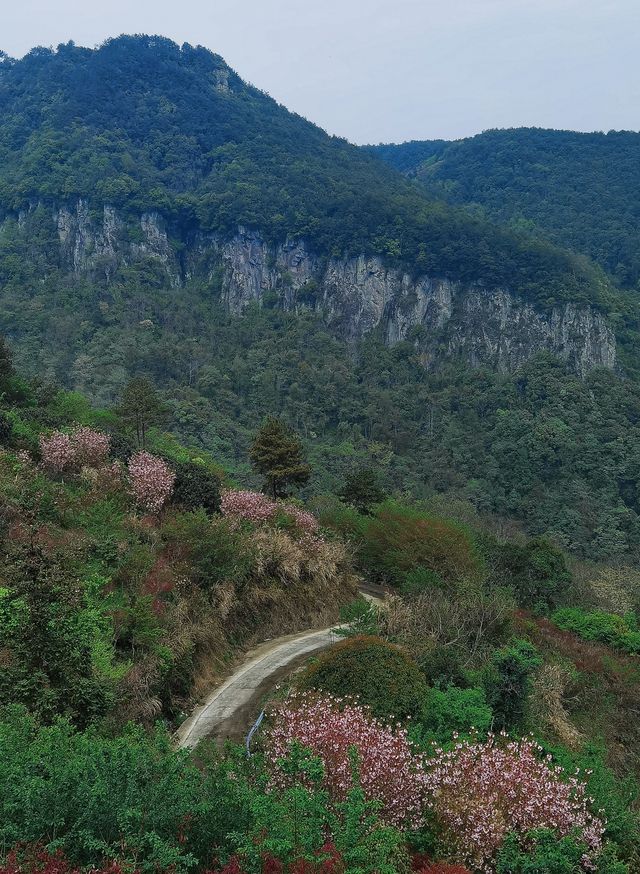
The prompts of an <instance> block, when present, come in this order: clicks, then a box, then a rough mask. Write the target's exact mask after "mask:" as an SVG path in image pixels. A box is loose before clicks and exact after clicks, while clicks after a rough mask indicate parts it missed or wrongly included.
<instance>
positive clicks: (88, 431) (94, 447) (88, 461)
mask: <svg viewBox="0 0 640 874" xmlns="http://www.w3.org/2000/svg"><path fill="white" fill-rule="evenodd" d="M110 439H111V438H110V437H109V436H108V435H107V434H103V433H102V432H101V431H96V430H94V429H93V428H86V427H79V428H76V429H75V431H72V432H71V433H70V434H65V433H64V432H63V431H54V432H53V433H52V434H50V435H48V436H46V435H44V434H41V435H40V438H39V442H40V456H41V459H42V466H43V467H44V468H45V470H47V471H49V472H50V473H62V472H63V471H64V470H68V469H71V468H74V467H75V468H78V467H80V466H81V465H87V466H88V467H99V466H100V465H101V464H103V463H104V462H105V461H106V459H107V457H108V455H109V446H110Z"/></svg>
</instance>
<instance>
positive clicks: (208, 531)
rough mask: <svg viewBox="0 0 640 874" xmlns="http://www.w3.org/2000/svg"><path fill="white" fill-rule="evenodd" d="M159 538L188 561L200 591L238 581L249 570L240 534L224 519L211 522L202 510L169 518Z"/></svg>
mask: <svg viewBox="0 0 640 874" xmlns="http://www.w3.org/2000/svg"><path fill="white" fill-rule="evenodd" d="M163 535H164V537H165V539H166V541H167V543H169V544H170V545H171V546H172V547H173V549H175V550H176V552H177V554H178V555H179V556H182V557H183V558H184V560H185V561H186V562H188V564H189V567H190V569H191V576H192V579H193V581H194V582H195V583H197V585H199V586H201V587H202V588H203V589H206V590H208V589H211V588H212V587H214V586H216V585H217V584H219V583H222V582H224V581H225V580H229V581H235V582H242V581H243V580H244V579H245V577H246V575H247V573H248V571H249V568H250V567H251V564H252V551H251V547H250V543H249V542H248V540H247V538H246V537H245V536H244V535H243V533H242V532H241V531H239V530H238V529H237V528H236V527H235V526H234V525H233V523H232V522H230V521H229V520H228V519H223V518H217V519H211V518H210V517H209V516H208V515H207V512H206V510H204V509H199V510H193V511H191V512H190V513H180V514H178V515H177V516H175V517H173V518H172V519H170V520H169V521H168V522H167V523H166V525H165V526H164V528H163Z"/></svg>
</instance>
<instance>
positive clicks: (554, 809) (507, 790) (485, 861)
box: [426, 735, 604, 872]
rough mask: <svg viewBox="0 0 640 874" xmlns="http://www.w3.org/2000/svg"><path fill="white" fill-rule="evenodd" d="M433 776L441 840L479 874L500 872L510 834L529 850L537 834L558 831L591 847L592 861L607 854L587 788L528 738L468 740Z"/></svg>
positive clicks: (442, 758) (442, 755) (441, 758)
mask: <svg viewBox="0 0 640 874" xmlns="http://www.w3.org/2000/svg"><path fill="white" fill-rule="evenodd" d="M426 772H427V780H426V782H427V789H428V795H427V804H428V806H429V808H430V809H431V811H432V813H433V816H434V819H435V822H436V824H437V827H438V830H439V835H440V840H441V841H442V842H443V846H446V847H447V850H448V854H450V855H451V856H452V857H453V858H454V859H456V860H457V861H459V862H462V863H464V864H466V865H468V866H469V867H470V868H472V869H473V870H475V871H479V872H480V871H481V872H493V871H495V865H496V857H497V855H498V853H499V851H500V850H501V848H502V847H503V844H504V842H505V840H506V839H507V836H508V835H509V833H515V834H516V835H517V836H518V840H519V842H520V844H521V845H523V844H524V843H525V841H526V839H527V835H529V833H530V832H531V831H533V830H535V829H541V828H546V829H552V830H553V833H554V835H555V836H556V837H559V838H562V837H575V838H577V839H578V840H579V841H580V842H582V843H584V844H585V846H586V853H587V855H588V858H589V859H590V860H593V858H594V857H597V854H598V852H599V851H600V849H601V845H602V835H603V832H604V823H603V822H602V820H601V819H600V818H599V817H598V816H596V815H595V814H594V813H593V812H592V811H591V809H590V806H589V803H590V802H589V797H588V795H587V792H586V787H585V784H584V782H582V780H581V779H580V778H579V777H578V776H577V775H576V776H568V775H567V774H565V772H564V771H563V770H562V768H560V767H558V766H554V765H553V764H552V763H551V761H549V759H547V758H544V757H543V750H542V747H540V746H539V745H537V744H536V743H534V742H533V741H532V740H530V739H528V738H524V739H522V740H509V739H508V738H507V737H506V735H502V736H500V737H493V736H491V737H490V738H489V739H488V740H487V741H485V742H478V741H469V740H463V741H461V742H460V743H457V744H455V746H454V747H453V748H452V749H450V750H448V751H444V750H442V749H436V751H435V753H434V756H433V758H431V759H430V760H428V762H427V766H426ZM538 870H547V869H538Z"/></svg>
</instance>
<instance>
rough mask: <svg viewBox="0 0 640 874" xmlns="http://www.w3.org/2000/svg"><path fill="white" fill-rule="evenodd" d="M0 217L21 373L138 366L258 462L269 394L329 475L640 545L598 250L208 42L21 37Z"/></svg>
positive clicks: (105, 372)
mask: <svg viewBox="0 0 640 874" xmlns="http://www.w3.org/2000/svg"><path fill="white" fill-rule="evenodd" d="M0 212H1V223H0V332H2V333H4V334H5V335H6V336H7V338H8V340H9V342H10V344H11V345H12V347H13V348H14V351H15V358H16V362H17V364H18V365H19V367H20V368H21V369H22V371H23V372H25V373H27V374H28V375H30V376H34V377H37V378H38V379H40V380H41V381H43V382H44V383H59V384H60V383H61V384H63V385H64V386H65V387H66V388H69V389H72V390H78V391H81V392H84V393H85V394H86V395H87V396H89V397H90V398H91V399H92V400H93V401H94V402H97V403H99V404H101V405H103V406H112V405H113V404H114V403H115V402H116V401H117V400H118V398H119V396H120V394H121V392H122V389H123V387H124V386H125V384H126V383H127V380H128V379H129V378H130V377H131V376H132V375H138V374H144V375H146V376H148V377H150V378H151V379H152V380H153V381H154V382H155V384H156V385H157V387H158V388H159V389H160V390H161V391H162V392H163V395H164V399H165V400H166V403H167V407H168V409H169V412H170V415H169V420H168V422H169V426H170V428H171V430H172V431H173V432H174V433H176V434H177V435H178V436H179V437H180V438H181V439H182V440H184V441H186V442H188V443H190V444H191V445H197V446H200V447H206V448H208V449H210V450H211V451H213V452H214V453H215V455H216V458H217V459H218V460H219V461H220V462H221V463H223V464H224V465H226V466H227V467H228V468H234V469H235V470H236V471H237V470H238V469H239V470H240V474H241V475H242V476H244V477H245V478H246V480H247V482H248V483H251V474H250V472H249V471H248V469H247V467H246V462H245V459H246V449H247V445H248V441H249V439H250V435H251V433H252V432H253V430H254V429H255V427H256V425H257V423H258V422H259V421H260V419H261V418H262V417H263V416H265V415H267V414H277V415H281V416H282V417H283V418H285V419H286V420H288V421H289V422H290V423H291V424H292V425H293V426H294V427H295V428H296V429H297V430H298V431H300V432H301V434H302V435H303V437H304V438H305V440H306V441H307V444H308V447H309V453H310V456H311V461H312V464H313V467H314V471H315V477H314V480H313V481H312V485H311V486H310V489H311V490H314V491H323V490H331V489H335V488H337V486H338V485H339V483H340V480H341V479H342V477H343V476H344V475H345V474H346V473H348V472H349V471H351V470H352V469H353V468H354V467H357V466H358V465H373V466H375V467H376V468H377V469H378V470H379V471H380V473H381V476H382V478H383V479H384V481H385V484H386V485H387V487H388V488H393V489H400V490H406V491H409V492H411V493H413V494H414V495H416V496H418V497H420V496H425V495H431V494H433V493H434V492H443V493H447V494H451V495H455V496H456V497H460V498H462V499H463V500H465V501H471V502H472V503H473V504H474V506H476V507H479V508H480V509H481V510H482V511H483V512H486V513H495V514H498V515H500V516H501V517H511V518H514V519H516V520H517V521H518V522H519V523H521V524H523V525H524V526H525V527H526V528H527V530H529V531H531V532H532V533H548V534H551V535H552V536H553V537H554V538H555V539H556V540H557V541H558V542H560V543H562V544H563V545H565V546H566V547H567V548H569V549H572V550H573V551H575V552H577V553H579V554H582V555H588V556H591V557H598V558H601V557H608V556H611V555H619V554H625V553H628V552H631V553H634V552H635V551H636V550H638V549H640V497H639V496H638V489H637V476H636V470H637V459H636V452H635V448H634V447H635V446H636V442H637V428H638V422H640V412H639V409H640V407H639V404H640V401H639V399H638V387H637V383H636V382H635V379H629V378H627V377H628V376H633V375H634V373H635V370H634V368H635V367H637V364H636V360H635V357H634V356H635V354H636V353H635V352H634V351H633V350H634V343H633V342H632V340H633V338H634V337H635V334H634V333H633V332H634V330H635V327H634V325H635V322H634V319H635V318H636V316H635V310H633V307H632V305H631V304H630V303H629V301H628V299H627V298H625V297H624V295H622V294H621V292H620V291H619V290H617V289H616V288H615V285H614V284H613V283H612V282H611V281H610V279H608V278H607V276H606V275H605V273H604V272H603V271H602V269H601V268H600V267H599V266H597V265H596V264H594V263H593V262H592V261H590V260H589V259H588V258H587V257H585V256H584V255H583V254H578V255H576V254H572V253H570V252H568V251H567V250H564V249H561V248H559V247H557V246H556V245H554V244H552V243H550V242H548V241H546V240H541V239H538V238H536V237H535V236H533V235H531V234H530V233H523V232H519V231H516V230H513V229H511V228H507V227H502V226H500V225H498V224H496V223H492V222H490V221H488V220H487V219H486V218H485V217H477V216H473V215H470V214H469V213H468V211H467V210H466V208H465V207H463V206H455V205H450V204H447V203H444V202H443V201H442V200H441V199H435V198H434V197H433V196H431V195H429V193H428V192H426V191H425V190H424V189H422V188H421V187H419V186H417V185H416V184H414V182H413V181H411V180H408V179H406V178H404V176H403V175H402V174H401V173H400V172H398V171H397V170H396V169H395V168H392V167H388V166H385V164H384V163H383V162H381V161H380V160H379V159H378V158H377V157H376V156H375V155H370V154H367V153H366V151H364V150H362V149H360V148H357V147H355V146H352V145H350V144H348V143H347V142H345V141H344V140H340V139H337V138H335V137H330V136H328V135H327V134H326V133H324V132H323V131H322V130H320V129H319V128H318V127H316V126H314V125H313V124H311V123H309V122H308V121H306V120H304V119H302V118H300V117H299V116H296V115H293V114H291V113H290V112H288V111H287V110H286V109H285V108H284V107H282V106H279V105H278V104H277V103H276V102H275V101H273V100H272V99H271V98H269V97H268V96H267V95H265V94H264V93H262V92H260V91H258V90H257V89H255V88H253V87H251V86H249V85H247V84H245V83H244V82H243V81H242V80H241V79H240V78H239V77H238V75H237V74H236V73H235V72H233V71H232V70H231V69H230V68H229V67H228V66H227V65H226V64H225V63H224V61H223V60H222V59H221V58H220V57H218V56H216V55H214V54H212V53H211V52H209V51H207V50H206V49H204V48H201V47H195V48H194V47H192V46H189V45H184V46H182V47H178V46H177V45H175V44H174V43H172V42H170V41H169V40H166V39H162V38H159V37H147V36H138V37H120V38H118V39H114V40H109V41H108V42H107V43H105V44H104V45H103V46H101V47H100V48H98V49H96V50H90V49H85V48H79V47H77V46H74V45H73V44H71V43H69V44H66V45H62V46H59V47H58V49H57V50H55V51H53V50H49V49H41V48H40V49H34V50H33V51H32V52H30V53H29V54H28V55H27V56H26V57H25V58H23V59H22V60H13V59H11V58H8V57H6V56H3V59H2V61H1V62H0ZM507 450H508V451H509V452H510V453H512V455H511V456H510V457H511V463H510V464H508V465H505V464H504V460H503V459H504V454H505V452H506V451H507ZM243 465H244V467H243Z"/></svg>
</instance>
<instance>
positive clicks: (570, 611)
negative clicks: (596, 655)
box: [551, 607, 640, 655]
mask: <svg viewBox="0 0 640 874" xmlns="http://www.w3.org/2000/svg"><path fill="white" fill-rule="evenodd" d="M551 618H552V619H553V621H554V622H555V623H556V625H558V626H559V627H560V628H562V629H564V630H565V631H573V633H574V634H577V635H578V636H579V637H581V638H582V639H583V640H597V641H598V642H600V643H606V644H607V645H608V646H612V647H613V648H614V649H619V650H621V651H622V652H626V653H631V654H633V655H637V654H639V653H640V629H639V628H638V619H637V616H636V615H635V613H627V614H626V616H618V615H617V614H616V613H605V612H604V611H603V610H593V611H590V612H589V611H585V610H582V609H580V608H579V607H564V608H562V609H560V610H556V611H555V613H554V614H553V615H552V617H551Z"/></svg>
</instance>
